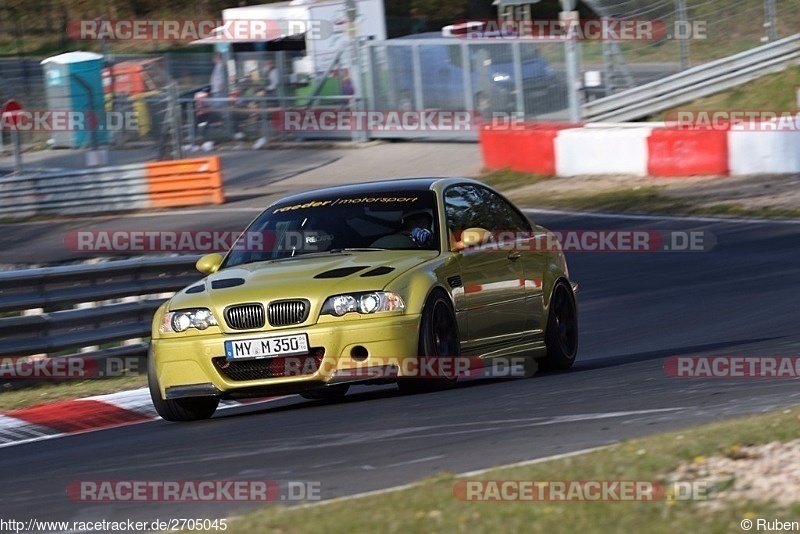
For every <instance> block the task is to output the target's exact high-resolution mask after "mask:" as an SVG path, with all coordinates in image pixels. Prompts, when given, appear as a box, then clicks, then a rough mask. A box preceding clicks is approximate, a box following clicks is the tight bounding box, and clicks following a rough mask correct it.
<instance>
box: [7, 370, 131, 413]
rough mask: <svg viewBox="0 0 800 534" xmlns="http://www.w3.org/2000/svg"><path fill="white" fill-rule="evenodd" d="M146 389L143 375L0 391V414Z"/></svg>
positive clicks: (74, 381)
mask: <svg viewBox="0 0 800 534" xmlns="http://www.w3.org/2000/svg"><path fill="white" fill-rule="evenodd" d="M145 386H147V375H144V374H142V375H134V376H123V377H115V378H103V379H96V380H71V381H69V382H67V383H54V384H42V385H40V386H34V387H31V388H25V389H16V390H12V389H5V388H3V389H0V391H2V394H0V412H7V411H9V410H19V409H21V408H29V407H31V406H36V405H39V404H46V403H51V402H57V401H63V400H71V399H80V398H83V397H91V396H93V395H105V394H107V393H116V392H118V391H126V390H129V389H138V388H142V387H145Z"/></svg>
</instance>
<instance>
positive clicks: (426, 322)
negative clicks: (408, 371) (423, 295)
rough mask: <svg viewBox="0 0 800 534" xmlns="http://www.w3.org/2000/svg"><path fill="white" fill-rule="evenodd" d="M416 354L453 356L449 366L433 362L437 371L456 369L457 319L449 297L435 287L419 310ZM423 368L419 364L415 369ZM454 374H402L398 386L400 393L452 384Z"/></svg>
mask: <svg viewBox="0 0 800 534" xmlns="http://www.w3.org/2000/svg"><path fill="white" fill-rule="evenodd" d="M418 353H419V355H418V358H452V360H453V362H452V364H453V365H451V366H450V367H446V366H443V365H433V368H434V369H436V370H437V371H441V370H442V369H456V368H457V366H456V365H455V363H456V360H457V358H459V357H460V356H461V342H460V338H459V335H458V323H457V322H456V316H455V313H454V312H453V307H452V305H451V304H450V300H449V299H448V298H447V296H446V295H444V294H443V293H442V292H440V291H436V292H435V293H433V294H432V295H431V296H430V297H428V301H427V302H426V303H425V308H423V310H422V318H421V320H420V329H419V350H418ZM422 368H423V366H422V365H418V366H417V369H418V371H419V370H421V369H422ZM457 379H458V378H457V377H456V376H452V377H449V376H447V377H428V378H401V379H399V380H398V381H397V386H398V387H399V388H400V391H402V392H403V393H420V392H423V391H433V390H437V389H447V388H451V387H453V386H455V384H456V380H457Z"/></svg>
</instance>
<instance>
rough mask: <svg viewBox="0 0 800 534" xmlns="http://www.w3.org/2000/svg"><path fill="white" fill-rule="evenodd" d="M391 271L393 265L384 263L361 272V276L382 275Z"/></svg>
mask: <svg viewBox="0 0 800 534" xmlns="http://www.w3.org/2000/svg"><path fill="white" fill-rule="evenodd" d="M392 271H394V267H388V266H386V265H384V266H382V267H375V268H374V269H372V270H369V271H367V272H365V273H362V274H361V276H383V275H384V274H389V273H390V272H392Z"/></svg>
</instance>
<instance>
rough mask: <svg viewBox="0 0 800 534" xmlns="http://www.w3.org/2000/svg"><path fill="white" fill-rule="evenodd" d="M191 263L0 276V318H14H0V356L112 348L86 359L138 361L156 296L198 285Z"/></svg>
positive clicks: (120, 264)
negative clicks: (133, 359) (95, 347)
mask: <svg viewBox="0 0 800 534" xmlns="http://www.w3.org/2000/svg"><path fill="white" fill-rule="evenodd" d="M197 259H198V256H176V257H168V258H144V259H132V260H121V261H110V262H106V263H98V264H94V265H71V266H64V267H46V268H41V269H29V270H25V271H8V272H3V273H0V312H3V313H4V315H8V314H9V312H19V313H21V314H22V315H18V316H14V317H3V318H0V340H2V341H0V357H21V356H30V355H35V354H43V353H44V354H50V355H52V354H63V353H64V352H65V351H70V350H74V349H81V348H84V347H91V346H97V345H108V344H112V345H117V346H113V347H106V348H102V349H98V350H96V351H93V352H91V354H90V356H91V357H92V358H93V359H94V360H97V361H99V360H103V359H106V358H110V357H122V356H125V357H138V358H145V357H146V356H147V349H148V343H146V342H143V341H142V340H141V339H140V338H147V337H149V335H150V325H151V321H152V318H153V312H154V311H155V310H156V308H158V306H160V305H161V303H163V302H164V301H165V300H166V299H165V298H163V294H164V293H172V292H175V291H178V290H180V289H182V288H183V287H185V286H186V285H188V284H190V283H192V282H195V281H196V280H198V279H199V278H200V276H201V275H200V273H198V272H197V271H196V270H195V268H194V264H195V262H196V261H197ZM119 300H122V301H123V302H119ZM108 301H113V302H112V303H108ZM31 311H33V312H39V313H36V314H35V315H34V314H31ZM131 341H132V342H131ZM125 342H128V343H129V344H124V343H125Z"/></svg>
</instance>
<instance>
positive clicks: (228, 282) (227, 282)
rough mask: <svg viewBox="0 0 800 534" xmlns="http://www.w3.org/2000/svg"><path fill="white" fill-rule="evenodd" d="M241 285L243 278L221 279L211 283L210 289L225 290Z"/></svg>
mask: <svg viewBox="0 0 800 534" xmlns="http://www.w3.org/2000/svg"><path fill="white" fill-rule="evenodd" d="M242 284H244V278H223V279H222V280H214V281H213V282H211V289H225V288H228V287H236V286H240V285H242Z"/></svg>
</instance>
